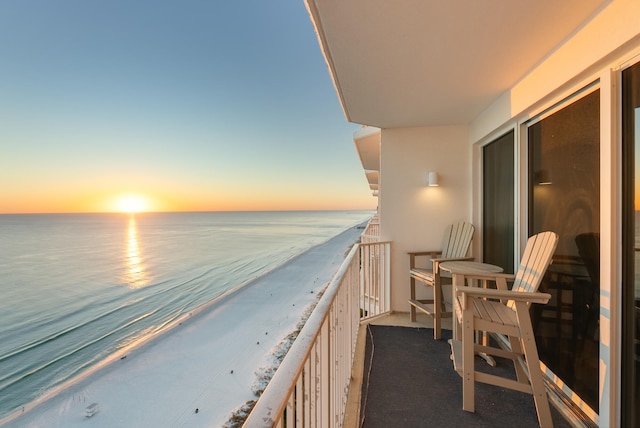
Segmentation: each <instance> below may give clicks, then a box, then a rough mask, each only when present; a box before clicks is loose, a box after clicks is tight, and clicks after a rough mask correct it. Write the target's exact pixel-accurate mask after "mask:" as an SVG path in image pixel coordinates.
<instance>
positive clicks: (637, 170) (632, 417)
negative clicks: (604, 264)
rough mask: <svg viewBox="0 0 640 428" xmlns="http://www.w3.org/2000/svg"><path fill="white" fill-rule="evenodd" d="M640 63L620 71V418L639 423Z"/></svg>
mask: <svg viewBox="0 0 640 428" xmlns="http://www.w3.org/2000/svg"><path fill="white" fill-rule="evenodd" d="M639 155H640V64H636V65H634V66H633V67H630V68H627V69H626V70H624V71H623V72H622V161H623V221H622V224H623V234H622V246H623V259H622V270H623V280H622V284H623V285H622V288H623V291H622V294H623V297H622V308H623V314H622V316H623V340H622V350H623V356H622V370H623V375H622V382H623V385H622V397H623V400H622V421H623V425H624V426H638V425H637V424H638V423H640V391H639V385H640V229H639V228H640V221H639V220H640V185H639V184H638V180H640V159H638V156H639Z"/></svg>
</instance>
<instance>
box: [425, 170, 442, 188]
mask: <svg viewBox="0 0 640 428" xmlns="http://www.w3.org/2000/svg"><path fill="white" fill-rule="evenodd" d="M427 186H429V187H437V186H440V183H438V173H437V172H435V171H429V175H428V179H427Z"/></svg>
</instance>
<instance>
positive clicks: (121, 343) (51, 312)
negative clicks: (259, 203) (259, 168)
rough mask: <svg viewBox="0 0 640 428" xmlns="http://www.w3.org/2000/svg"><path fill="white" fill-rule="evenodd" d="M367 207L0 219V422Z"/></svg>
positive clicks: (362, 215)
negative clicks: (330, 209)
mask: <svg viewBox="0 0 640 428" xmlns="http://www.w3.org/2000/svg"><path fill="white" fill-rule="evenodd" d="M372 214H373V212H370V211H290V212H281V211H274V212H206V213H145V214H136V215H126V214H21V215H13V214H5V215H0V419H1V418H2V417H3V416H6V415H7V414H9V413H11V412H12V411H14V410H16V409H20V407H22V406H25V405H26V404H28V403H30V402H31V401H33V400H35V399H37V398H38V397H39V396H41V395H42V394H43V393H45V392H46V391H48V390H49V389H51V388H53V387H55V386H57V385H60V384H61V383H63V382H65V381H68V380H69V379H71V378H73V377H75V376H76V375H79V374H80V373H82V372H83V371H84V370H86V369H88V368H90V367H92V366H94V365H96V364H98V363H100V362H101V361H103V360H105V359H106V358H107V357H109V356H110V355H111V354H113V353H114V352H115V351H117V350H119V349H121V348H123V347H126V346H128V345H130V344H133V343H135V342H137V341H140V340H141V339H144V338H145V337H148V336H150V335H154V334H158V333H160V332H162V330H163V329H164V328H166V327H167V326H168V325H170V324H171V322H172V321H175V320H176V319H178V318H180V317H181V316H183V315H185V314H187V313H188V312H189V311H192V310H194V309H196V308H198V307H200V306H202V305H204V304H206V303H208V302H210V301H212V300H213V299H215V298H216V297H218V296H220V295H222V294H223V293H225V292H226V291H228V290H230V289H233V288H235V287H238V286H239V285H241V284H243V283H245V282H247V281H249V280H251V279H253V278H255V277H257V276H259V275H261V274H263V273H265V272H267V271H269V270H271V269H273V268H274V267H276V266H277V265H279V264H281V263H282V262H284V261H285V260H287V259H289V258H291V257H293V256H295V255H297V254H300V253H301V252H304V251H305V250H307V249H309V248H310V247H312V246H314V245H317V244H320V243H322V242H324V241H326V240H328V239H329V238H331V237H333V236H335V235H337V234H339V233H340V232H342V231H344V230H346V229H348V228H350V227H353V226H355V225H358V224H360V223H362V222H364V221H366V220H367V219H368V218H370V217H371V215H372Z"/></svg>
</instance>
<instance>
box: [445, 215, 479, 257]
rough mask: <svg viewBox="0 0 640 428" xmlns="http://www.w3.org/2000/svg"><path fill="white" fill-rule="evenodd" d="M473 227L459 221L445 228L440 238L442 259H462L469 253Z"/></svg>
mask: <svg viewBox="0 0 640 428" xmlns="http://www.w3.org/2000/svg"><path fill="white" fill-rule="evenodd" d="M473 231H474V227H473V225H472V224H470V223H467V222H464V221H461V222H459V223H455V224H451V225H449V226H447V228H446V229H445V232H444V236H443V238H442V255H441V257H442V258H449V259H450V258H458V257H464V256H466V255H467V251H469V245H471V239H472V238H473Z"/></svg>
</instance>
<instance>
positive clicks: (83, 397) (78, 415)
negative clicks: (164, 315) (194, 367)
mask: <svg viewBox="0 0 640 428" xmlns="http://www.w3.org/2000/svg"><path fill="white" fill-rule="evenodd" d="M363 224H366V222H365V223H360V224H358V225H354V226H351V227H349V228H347V229H345V230H344V231H342V232H340V233H339V234H337V235H335V236H334V237H332V238H329V239H327V240H326V241H324V242H323V243H320V244H317V245H315V246H313V247H311V248H309V249H307V250H306V251H304V252H302V253H299V254H296V255H293V256H291V257H289V258H288V259H286V260H284V261H283V262H281V263H280V264H278V265H277V266H275V267H274V268H273V269H271V270H269V271H267V272H265V273H262V274H260V275H258V276H256V277H253V278H251V279H248V280H247V281H244V282H243V283H241V284H240V285H238V286H236V287H234V288H232V289H230V290H227V291H226V292H224V293H223V294H221V295H220V296H218V297H216V298H215V299H213V300H212V301H210V302H207V303H206V304H204V305H202V306H200V307H198V308H196V309H194V310H191V311H189V312H188V313H187V314H184V315H182V316H181V317H179V318H177V319H176V320H174V321H173V322H172V323H170V324H168V325H167V326H166V327H165V328H163V329H162V330H160V331H158V332H155V333H154V334H152V335H150V336H146V337H144V338H142V339H141V340H139V341H136V342H134V343H132V344H129V345H127V346H126V347H125V348H122V349H120V350H118V351H116V352H115V353H113V354H112V355H110V356H109V357H107V358H105V360H103V361H102V362H100V363H98V364H97V365H96V366H94V367H92V368H90V369H88V370H87V371H86V372H84V373H82V374H80V375H78V376H76V377H74V378H72V379H70V380H68V381H66V382H64V383H63V384H61V385H59V386H57V387H55V388H54V389H52V390H50V391H48V392H46V393H45V394H43V396H41V397H40V398H38V399H36V400H34V401H32V402H31V403H29V404H28V405H25V406H24V407H23V409H18V410H16V411H14V412H12V413H10V414H9V415H7V416H5V417H4V418H3V419H2V420H0V425H3V426H5V425H6V426H12V425H13V424H16V425H15V426H18V425H19V426H41V423H42V422H43V421H46V422H47V423H46V425H48V426H72V425H74V424H76V423H83V422H84V423H87V422H89V421H90V422H91V423H92V424H97V425H96V426H130V425H139V423H140V422H141V420H137V419H138V417H137V415H138V416H139V415H140V412H142V413H149V412H151V413H153V414H157V413H158V410H159V408H161V407H162V405H161V404H159V403H158V404H153V405H149V404H145V405H144V406H142V405H141V404H144V401H143V400H141V399H138V400H135V399H134V400H133V401H134V403H132V402H129V401H127V402H125V403H121V404H120V405H119V409H118V413H119V414H127V413H131V414H130V415H128V416H129V417H127V418H124V420H118V421H114V420H113V419H112V418H108V417H107V415H106V413H107V408H106V407H105V406H104V405H100V404H99V408H100V410H98V412H97V413H96V414H95V416H92V417H90V418H87V417H84V409H85V408H86V407H87V406H89V405H90V404H92V403H93V402H98V403H100V401H98V398H97V397H98V396H100V395H101V394H100V393H96V389H98V392H100V391H102V392H104V393H103V394H102V397H103V398H102V400H101V401H102V402H103V403H108V402H109V401H122V400H118V399H113V400H109V398H115V397H114V396H113V395H114V394H118V393H117V392H113V388H112V387H113V382H114V380H115V379H116V378H118V379H121V378H119V377H118V376H119V375H118V373H124V372H127V373H128V376H129V375H132V374H133V375H135V376H140V377H139V378H140V379H144V380H145V381H148V382H149V383H150V384H155V383H157V382H156V381H157V379H152V378H150V377H149V376H151V375H152V374H149V373H147V375H145V373H144V372H145V369H144V365H142V366H141V365H139V364H138V365H135V367H131V366H132V365H133V363H132V361H140V359H147V360H151V362H150V363H151V365H158V364H157V363H158V362H159V361H153V360H154V359H155V360H162V355H160V357H158V352H160V353H162V352H165V351H168V352H173V353H178V354H180V357H187V356H188V358H189V359H191V360H193V358H194V357H193V354H195V359H198V355H200V361H199V364H201V365H203V367H205V368H206V369H215V368H218V367H217V366H219V365H220V364H225V361H221V355H220V352H213V353H211V352H212V351H213V350H215V347H216V340H218V341H221V340H222V342H224V343H218V345H229V344H230V342H229V340H228V333H232V335H237V336H247V334H250V335H254V336H255V334H254V333H255V332H254V331H251V330H255V329H256V328H258V329H262V328H263V327H269V325H268V324H269V323H266V324H264V325H259V322H256V323H254V324H253V325H252V324H251V322H250V320H249V321H248V324H247V323H246V322H245V323H244V324H243V326H238V325H239V323H240V321H241V320H240V318H249V319H250V318H251V317H252V314H251V313H248V314H246V315H244V314H242V310H240V311H239V310H238V308H241V307H242V305H243V302H242V301H240V299H241V298H243V297H247V296H249V297H251V295H253V294H256V293H257V292H258V291H263V292H264V290H263V289H265V288H266V289H271V293H270V296H271V297H273V296H274V294H275V295H276V297H278V299H282V304H280V305H278V304H276V306H280V307H279V308H277V309H278V310H276V311H275V312H272V311H271V310H272V309H273V308H271V307H269V306H267V305H265V304H266V303H267V302H266V301H265V302H260V301H257V302H255V301H254V302H252V306H253V312H256V311H257V312H262V316H263V318H264V317H266V318H269V317H271V326H270V327H273V328H272V330H275V332H277V333H276V334H273V333H271V334H272V336H269V337H267V336H268V335H269V334H270V331H269V330H266V332H263V333H262V335H264V336H265V337H264V338H263V342H262V343H263V345H268V346H270V350H269V351H264V349H263V346H259V345H260V343H261V342H260V341H256V342H254V343H256V348H255V349H241V350H240V351H239V355H236V357H237V358H240V359H242V358H244V359H245V360H247V358H248V359H249V360H250V364H249V365H251V366H253V369H252V372H251V376H250V377H251V378H252V379H250V383H249V385H248V387H246V394H244V398H243V399H241V400H239V401H237V402H236V403H235V405H234V406H233V407H232V408H228V409H226V410H222V409H219V410H217V411H216V412H215V414H216V415H217V416H215V417H214V419H218V420H217V421H216V422H220V420H219V419H220V415H221V414H222V413H224V415H223V419H224V421H222V422H221V423H224V422H225V421H226V420H227V419H228V418H229V417H231V415H232V413H233V412H234V411H235V410H237V409H239V408H241V407H242V406H243V405H244V403H245V402H246V401H249V400H251V399H255V397H254V396H253V393H252V392H251V391H252V389H253V387H252V385H253V384H255V383H256V381H257V377H259V372H260V371H265V367H264V366H265V364H266V365H267V366H268V365H269V364H270V362H269V360H270V359H272V358H273V356H274V353H275V352H277V350H278V349H277V348H278V347H279V346H280V345H281V343H282V342H284V341H285V340H286V339H287V336H288V335H290V334H291V332H292V331H294V329H295V328H296V326H297V325H298V324H299V322H300V321H301V320H302V319H303V316H304V312H305V311H306V308H308V307H309V306H315V304H316V303H317V300H318V298H319V292H320V291H323V290H324V288H325V287H326V285H327V284H328V283H329V281H330V280H331V279H332V277H333V275H334V274H335V272H336V271H337V269H338V268H339V266H340V265H341V263H342V261H343V260H344V257H345V254H346V252H347V251H348V249H349V248H351V246H352V245H353V244H354V243H356V242H357V241H358V238H359V237H360V235H361V233H362V230H361V229H360V228H361V226H362V225H363ZM336 251H337V252H336ZM325 252H328V253H330V254H329V255H327V254H324V255H323V256H322V257H316V253H325ZM338 261H339V263H337V262H338ZM328 262H331V265H327V263H328ZM336 264H337V265H336ZM328 268H331V269H328ZM289 271H292V272H293V271H296V275H298V276H301V278H297V277H294V275H293V273H292V272H289ZM300 271H302V275H301V274H300ZM304 272H307V273H308V274H307V275H306V277H307V278H306V280H307V284H306V285H307V287H305V290H306V291H305V292H301V290H297V291H296V290H295V288H294V290H293V291H294V293H298V294H297V296H296V299H297V300H296V303H298V307H297V308H295V309H294V307H295V306H296V304H295V303H292V307H288V306H287V305H284V303H285V301H286V299H287V298H289V300H290V298H291V296H290V295H289V294H291V291H292V290H291V288H292V284H291V283H292V282H300V281H302V282H304V280H305V275H304ZM321 277H322V280H320V278H321ZM313 278H315V280H314V279H313ZM308 287H311V290H310V291H309V288H308ZM251 290H254V292H253V293H252V292H251ZM245 295H247V296H245ZM310 297H312V298H311V299H310ZM264 298H265V297H264V296H263V299H264ZM267 300H269V299H267ZM272 300H273V299H272ZM263 303H265V304H263ZM261 306H262V308H261ZM234 307H235V309H234ZM232 309H234V310H232ZM287 309H288V310H287ZM301 311H302V312H301ZM234 312H235V313H234ZM225 313H226V315H225ZM273 313H275V314H280V315H282V314H283V313H284V314H285V316H284V319H285V320H286V322H284V321H283V320H282V319H280V320H277V322H274V319H273V316H271V315H270V314H273ZM296 314H297V316H295V315H296ZM290 315H291V316H290ZM254 316H255V314H254ZM225 317H226V318H227V319H226V320H225ZM214 321H215V322H214ZM225 321H226V323H227V324H229V322H230V321H231V323H230V325H229V327H230V328H229V329H228V330H226V331H225V330H222V331H217V332H216V333H217V336H216V335H213V336H214V337H213V338H212V340H211V341H210V340H207V342H210V343H209V345H208V351H209V354H206V355H208V357H207V358H205V356H206V355H205V354H199V352H200V351H199V350H198V349H199V348H200V347H201V345H200V344H199V343H198V342H195V341H194V339H193V338H191V339H190V338H189V336H185V334H187V333H188V334H193V335H195V333H196V331H194V330H197V333H198V335H201V333H202V332H203V330H211V329H214V328H215V327H216V326H217V324H218V323H219V324H220V325H221V326H223V325H224V324H225ZM245 321H247V320H245ZM256 321H258V320H256ZM178 327H181V328H178ZM216 337H217V339H216ZM160 339H162V340H160ZM223 339H224V340H223ZM238 339H241V337H239V338H238ZM172 341H173V342H176V343H178V344H179V345H180V347H182V348H185V349H182V350H180V349H178V350H174V349H169V350H164V349H163V350H162V351H159V350H157V349H156V348H166V346H167V345H168V344H169V342H172ZM212 346H213V348H212ZM258 346H259V347H258ZM245 347H246V346H245ZM258 349H259V350H260V353H259V354H252V353H251V352H250V351H254V350H258ZM154 350H155V351H156V352H155V353H154ZM192 351H194V352H192ZM176 357H177V356H176ZM216 357H217V358H216ZM203 358H204V359H206V361H204V364H202V363H203V361H202V359H203ZM181 359H182V358H181ZM119 361H120V362H121V363H120V364H119V363H118V362H119ZM271 363H272V362H271ZM226 364H227V365H228V363H226ZM181 365H184V364H181V363H180V362H179V361H173V366H175V367H172V366H169V367H165V369H167V368H170V369H174V368H175V369H180V368H181V367H180V366H181ZM245 366H246V364H245ZM127 367H128V368H127ZM182 369H183V371H184V370H186V371H188V367H182ZM268 369H269V367H266V370H268ZM147 372H149V370H147ZM222 373H223V372H219V373H218V374H217V375H216V378H217V377H219V375H220V374H222ZM229 373H231V374H233V373H234V369H230V372H227V373H226V374H229ZM235 373H236V374H240V373H239V372H235ZM158 375H159V377H162V373H155V376H156V377H158ZM128 376H127V377H128ZM239 377H240V376H232V378H234V379H229V378H228V377H227V379H222V380H233V381H235V380H237V378H239ZM176 380H177V381H180V380H181V378H180V377H178V378H177V379H176ZM246 381H247V373H246V371H245V372H244V373H243V384H245V386H246V384H247V382H246ZM96 385H97V386H96ZM163 386H164V387H166V384H164V385H163ZM163 386H161V388H162V387H163ZM174 386H175V385H174ZM201 387H203V386H201ZM204 388H205V389H207V387H206V386H204ZM216 388H217V390H218V391H219V392H220V388H219V387H216V386H215V385H211V388H208V389H216ZM115 389H116V390H117V389H118V388H115ZM137 389H141V390H142V392H143V393H144V394H143V395H145V394H147V393H153V390H154V389H156V387H155V386H153V385H149V388H148V390H145V388H144V387H142V388H139V387H138V388H137ZM178 389H180V388H178ZM105 391H110V392H109V393H107V392H105ZM123 392H124V391H123ZM221 392H222V394H223V395H228V394H226V391H225V390H224V388H223V390H222V391H221ZM236 393H237V392H236ZM110 394H111V396H110ZM205 394H206V395H210V394H209V393H205ZM227 401H228V400H227ZM83 404H84V405H85V406H84V407H83V406H82V405H83ZM209 404H210V403H209ZM122 405H124V407H122ZM176 406H177V405H176ZM132 407H135V409H132ZM145 408H146V409H147V410H148V411H144V409H145ZM194 409H199V407H195V408H194ZM113 410H115V409H112V408H110V407H109V412H110V413H113ZM72 411H73V413H72ZM163 411H164V412H165V413H167V411H166V409H163ZM160 413H162V412H160ZM169 413H171V412H170V411H169ZM183 413H184V412H183ZM194 414H196V415H197V414H199V415H200V416H204V415H203V413H202V412H197V413H196V412H195V410H194ZM209 416H211V415H209ZM160 420H161V421H163V422H165V423H166V421H167V419H166V418H161V419H160ZM143 421H144V422H143V424H148V422H149V421H148V419H147V418H145V419H144V420H143ZM203 421H207V422H205V423H206V425H203V426H210V423H211V422H213V420H211V419H209V418H208V417H207V418H204V417H199V418H198V421H197V422H198V423H200V422H203ZM183 422H184V421H183ZM193 422H196V421H193ZM191 423H192V421H190V424H191Z"/></svg>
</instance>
